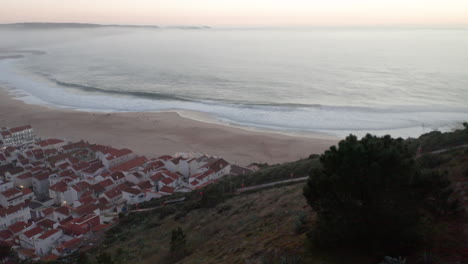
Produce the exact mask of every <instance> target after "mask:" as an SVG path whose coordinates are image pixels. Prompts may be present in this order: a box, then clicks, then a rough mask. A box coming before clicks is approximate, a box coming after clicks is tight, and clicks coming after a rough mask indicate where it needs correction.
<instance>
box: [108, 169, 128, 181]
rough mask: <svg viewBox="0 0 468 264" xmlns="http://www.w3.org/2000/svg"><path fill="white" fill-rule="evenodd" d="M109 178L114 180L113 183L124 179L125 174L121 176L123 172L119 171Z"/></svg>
mask: <svg viewBox="0 0 468 264" xmlns="http://www.w3.org/2000/svg"><path fill="white" fill-rule="evenodd" d="M110 177H111V178H112V179H113V180H114V181H118V180H121V179H124V178H125V174H123V172H121V171H116V172H113V173H112V174H111V175H110Z"/></svg>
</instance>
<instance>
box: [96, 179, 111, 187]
mask: <svg viewBox="0 0 468 264" xmlns="http://www.w3.org/2000/svg"><path fill="white" fill-rule="evenodd" d="M98 184H99V185H100V186H102V187H104V188H106V187H109V186H111V185H113V184H114V182H113V181H112V180H111V179H105V180H103V181H100V182H99V183H98Z"/></svg>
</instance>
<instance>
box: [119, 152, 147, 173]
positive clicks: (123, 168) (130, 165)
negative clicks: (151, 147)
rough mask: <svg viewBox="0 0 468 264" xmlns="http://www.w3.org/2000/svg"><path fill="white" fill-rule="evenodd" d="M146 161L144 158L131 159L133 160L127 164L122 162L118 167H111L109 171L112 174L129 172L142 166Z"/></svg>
mask: <svg viewBox="0 0 468 264" xmlns="http://www.w3.org/2000/svg"><path fill="white" fill-rule="evenodd" d="M146 161H148V159H147V158H146V157H144V156H143V157H138V158H136V159H133V160H129V161H127V162H124V163H122V164H120V165H117V166H115V167H112V168H110V171H112V172H114V171H129V170H131V169H133V168H136V167H139V166H141V165H143V164H145V163H146Z"/></svg>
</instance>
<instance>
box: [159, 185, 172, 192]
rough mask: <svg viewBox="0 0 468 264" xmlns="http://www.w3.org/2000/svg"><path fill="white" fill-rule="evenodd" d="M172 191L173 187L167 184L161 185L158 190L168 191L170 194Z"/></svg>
mask: <svg viewBox="0 0 468 264" xmlns="http://www.w3.org/2000/svg"><path fill="white" fill-rule="evenodd" d="M174 191H175V189H174V188H172V187H170V186H167V185H165V186H163V187H162V188H161V189H160V190H159V192H163V193H170V194H172V193H173V192H174Z"/></svg>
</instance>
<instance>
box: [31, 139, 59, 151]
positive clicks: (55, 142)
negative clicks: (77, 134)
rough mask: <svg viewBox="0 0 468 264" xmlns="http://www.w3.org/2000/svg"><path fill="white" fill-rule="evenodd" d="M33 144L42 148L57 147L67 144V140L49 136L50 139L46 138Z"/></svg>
mask: <svg viewBox="0 0 468 264" xmlns="http://www.w3.org/2000/svg"><path fill="white" fill-rule="evenodd" d="M35 145H36V146H37V147H38V148H40V149H42V150H46V149H58V148H61V147H63V146H65V145H67V142H65V141H63V140H61V139H56V138H51V139H46V140H42V141H39V142H36V143H35Z"/></svg>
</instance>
